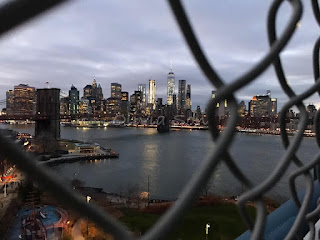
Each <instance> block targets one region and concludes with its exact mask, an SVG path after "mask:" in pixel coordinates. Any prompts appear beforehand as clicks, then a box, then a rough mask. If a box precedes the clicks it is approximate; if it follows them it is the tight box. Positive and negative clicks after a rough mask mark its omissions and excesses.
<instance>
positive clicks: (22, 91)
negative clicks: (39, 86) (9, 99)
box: [13, 84, 36, 115]
mask: <svg viewBox="0 0 320 240" xmlns="http://www.w3.org/2000/svg"><path fill="white" fill-rule="evenodd" d="M35 97H36V90H35V88H34V87H30V86H28V85H27V84H19V85H18V86H14V104H13V106H14V109H13V113H14V115H33V114H34V113H35V111H34V110H35V104H34V103H35Z"/></svg>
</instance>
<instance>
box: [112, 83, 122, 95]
mask: <svg viewBox="0 0 320 240" xmlns="http://www.w3.org/2000/svg"><path fill="white" fill-rule="evenodd" d="M111 97H112V98H119V99H121V84H119V83H111Z"/></svg>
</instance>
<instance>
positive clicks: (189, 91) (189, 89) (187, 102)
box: [186, 84, 192, 110]
mask: <svg viewBox="0 0 320 240" xmlns="http://www.w3.org/2000/svg"><path fill="white" fill-rule="evenodd" d="M191 104H192V102H191V85H190V84H188V85H187V93H186V109H189V110H191Z"/></svg>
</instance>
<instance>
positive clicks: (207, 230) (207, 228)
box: [205, 223, 210, 240]
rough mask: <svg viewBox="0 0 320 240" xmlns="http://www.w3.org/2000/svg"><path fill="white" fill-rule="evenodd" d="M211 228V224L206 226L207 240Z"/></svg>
mask: <svg viewBox="0 0 320 240" xmlns="http://www.w3.org/2000/svg"><path fill="white" fill-rule="evenodd" d="M209 228H210V223H207V224H206V228H205V229H206V240H208V234H209Z"/></svg>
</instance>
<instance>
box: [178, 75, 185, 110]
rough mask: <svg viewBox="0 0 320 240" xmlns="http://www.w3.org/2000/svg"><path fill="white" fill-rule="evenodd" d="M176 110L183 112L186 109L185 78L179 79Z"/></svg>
mask: <svg viewBox="0 0 320 240" xmlns="http://www.w3.org/2000/svg"><path fill="white" fill-rule="evenodd" d="M177 110H178V113H179V114H184V113H185V111H186V80H179V88H178V109H177Z"/></svg>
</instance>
